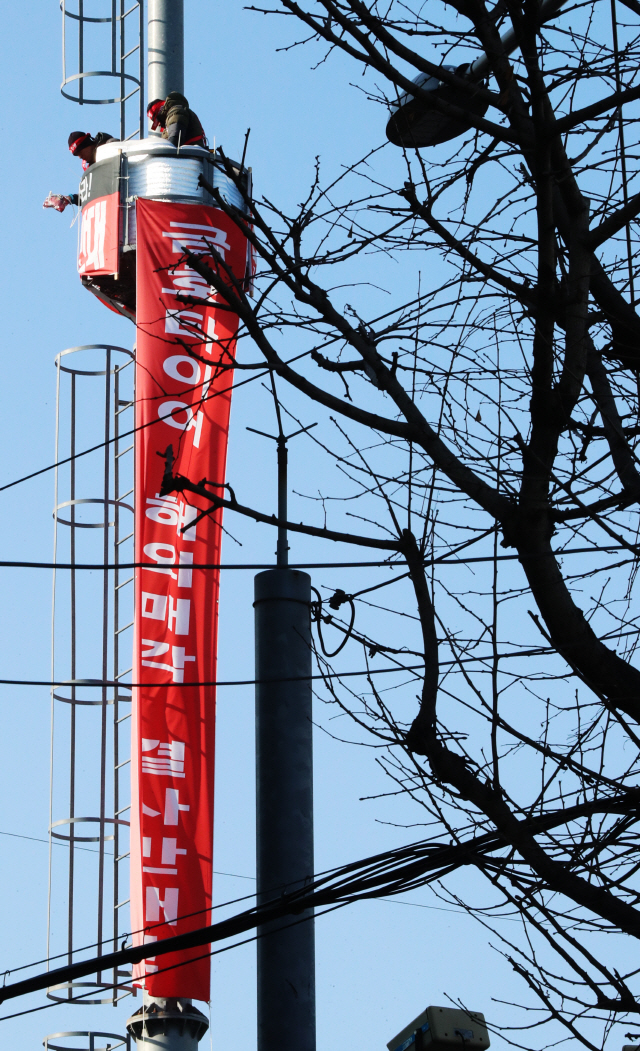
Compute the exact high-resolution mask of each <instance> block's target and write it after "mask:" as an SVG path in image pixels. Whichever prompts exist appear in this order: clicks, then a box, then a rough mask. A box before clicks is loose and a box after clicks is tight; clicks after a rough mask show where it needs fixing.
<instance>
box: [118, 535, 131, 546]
mask: <svg viewBox="0 0 640 1051" xmlns="http://www.w3.org/2000/svg"><path fill="white" fill-rule="evenodd" d="M132 536H133V532H131V533H128V534H127V536H123V538H122V540H117V541H116V544H117V545H118V546H119V545H120V544H124V542H125V540H131V537H132Z"/></svg>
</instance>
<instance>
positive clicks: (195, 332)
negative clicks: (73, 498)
mask: <svg viewBox="0 0 640 1051" xmlns="http://www.w3.org/2000/svg"><path fill="white" fill-rule="evenodd" d="M211 246H215V252H216V253H217V254H219V256H220V257H221V258H222V259H223V260H224V262H225V264H226V265H229V266H231V268H232V269H233V272H234V273H235V274H237V275H238V276H239V277H243V276H244V271H245V261H246V241H245V239H244V238H243V237H242V235H241V234H240V233H239V231H238V230H237V229H236V227H235V226H234V224H233V223H232V222H231V221H230V220H229V219H228V218H227V216H225V214H224V212H222V211H221V210H219V209H215V208H211V207H208V206H205V205H190V204H177V203H170V202H162V201H150V200H142V199H140V200H138V202H137V318H136V327H137V349H136V426H137V428H138V430H137V432H136V479H135V500H136V505H135V506H136V512H135V530H136V538H135V551H136V554H135V559H136V562H139V563H143V564H144V565H143V566H142V568H139V569H137V570H136V573H135V614H134V660H133V681H134V683H135V682H137V683H142V684H143V685H141V686H138V687H134V690H133V720H132V723H133V727H132V731H133V737H132V758H131V789H132V800H131V922H132V928H133V930H134V931H136V932H137V933H136V934H135V935H134V944H141V943H142V942H143V941H144V942H152V941H155V940H157V939H159V938H166V937H170V936H171V935H175V934H181V933H183V932H186V931H189V930H194V929H196V928H198V927H203V926H205V925H206V924H208V923H210V922H211V920H210V909H211V893H212V886H211V885H212V867H213V782H214V735H215V689H214V687H213V686H212V685H190V684H204V683H213V682H214V681H215V677H216V645H217V627H218V589H219V572H218V571H217V570H210V569H209V570H206V569H197V568H193V567H194V565H195V566H197V565H198V564H202V563H218V562H219V561H220V544H221V533H222V529H221V514H220V512H216V513H215V514H212V515H209V516H207V517H206V518H204V519H202V520H201V521H200V522H198V523H197V524H195V525H190V523H192V522H193V521H194V519H195V518H196V517H197V515H198V513H199V512H200V511H201V510H204V509H205V507H207V506H210V505H207V501H204V500H200V499H199V498H198V497H192V496H191V494H188V497H185V496H183V495H171V496H160V495H159V494H160V486H161V480H162V474H163V471H164V460H163V459H162V454H164V452H165V450H166V448H167V446H169V445H172V446H173V452H174V457H175V461H174V470H175V471H176V472H177V473H180V474H182V475H185V476H186V477H188V478H191V479H194V480H200V479H202V478H206V479H207V480H208V481H212V482H219V483H222V482H224V481H225V462H226V452H227V435H228V428H229V409H230V402H231V383H232V371H231V369H230V368H229V366H230V364H231V363H232V358H233V355H234V348H235V335H236V328H237V318H236V317H235V316H234V315H233V314H231V313H229V311H227V310H222V309H220V308H219V307H217V305H216V302H215V298H214V296H213V294H212V289H210V288H209V287H208V286H207V283H206V281H205V280H204V279H203V278H201V277H200V275H199V274H197V273H196V272H195V271H194V270H192V269H191V268H190V267H189V266H188V265H187V264H186V263H185V259H184V257H185V248H188V249H189V250H190V251H191V252H194V253H195V254H197V255H200V256H202V257H203V259H204V261H205V262H207V263H209V264H210V265H212V258H211V256H212V250H211ZM178 296H186V297H188V302H187V304H186V305H185V303H184V301H181V300H180V299H178V298H177V297H178ZM189 351H191V352H192V353H191V354H190V353H189ZM158 454H161V455H158ZM203 952H206V948H205V949H202V948H200V949H193V950H190V951H187V952H182V953H173V954H169V955H166V956H161V957H158V958H157V960H156V959H150V960H146V961H143V963H141V964H140V965H139V966H138V967H137V968H136V969H135V970H134V980H136V981H137V983H138V984H143V985H144V987H145V989H146V990H147V991H148V992H149V993H150V994H151V995H152V996H160V997H165V996H183V997H192V998H194V999H198V1000H208V999H209V980H210V977H209V976H210V965H209V958H208V957H206V958H205V959H195V958H196V957H201V956H202V955H203ZM190 961H191V962H190ZM158 972H159V973H158Z"/></svg>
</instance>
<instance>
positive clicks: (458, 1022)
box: [387, 1007, 491, 1051]
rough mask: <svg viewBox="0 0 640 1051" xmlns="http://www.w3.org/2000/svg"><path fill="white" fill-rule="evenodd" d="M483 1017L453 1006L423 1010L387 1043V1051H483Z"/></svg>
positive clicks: (485, 1040)
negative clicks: (409, 1050)
mask: <svg viewBox="0 0 640 1051" xmlns="http://www.w3.org/2000/svg"><path fill="white" fill-rule="evenodd" d="M490 1043H491V1041H490V1040H489V1033H488V1031H487V1027H486V1024H485V1020H484V1015H483V1014H480V1012H479V1011H464V1010H462V1009H461V1008H457V1007H427V1009H426V1011H423V1012H422V1014H419V1015H418V1017H417V1018H414V1019H413V1022H410V1023H409V1025H407V1026H405V1027H404V1029H401V1030H400V1032H399V1033H398V1034H397V1035H396V1036H394V1037H393V1039H392V1040H390V1041H389V1043H388V1044H387V1047H388V1048H389V1051H408V1049H409V1048H410V1049H411V1051H456V1048H457V1049H458V1051H485V1049H486V1048H487V1047H489V1045H490Z"/></svg>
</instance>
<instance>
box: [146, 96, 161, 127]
mask: <svg viewBox="0 0 640 1051" xmlns="http://www.w3.org/2000/svg"><path fill="white" fill-rule="evenodd" d="M165 101H166V100H165V99H154V100H153V102H150V103H149V105H148V106H147V116H148V118H149V120H150V121H151V130H152V131H155V130H156V128H157V127H158V125H159V124H160V116H159V114H160V110H161V109H162V107H163V106H164V104H165Z"/></svg>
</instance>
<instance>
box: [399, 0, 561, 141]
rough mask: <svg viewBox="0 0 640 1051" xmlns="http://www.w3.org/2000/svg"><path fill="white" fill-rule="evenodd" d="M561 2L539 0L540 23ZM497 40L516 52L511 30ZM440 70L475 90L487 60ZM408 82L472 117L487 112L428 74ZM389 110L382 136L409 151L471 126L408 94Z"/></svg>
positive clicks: (474, 97) (486, 70)
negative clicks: (473, 87)
mask: <svg viewBox="0 0 640 1051" xmlns="http://www.w3.org/2000/svg"><path fill="white" fill-rule="evenodd" d="M565 2H566V0H543V3H542V5H541V7H540V22H541V24H542V23H544V22H548V21H549V19H550V18H552V17H553V16H554V15H555V14H557V13H558V11H559V10H560V8H561V7H562V5H563V4H564V3H565ZM500 39H501V41H502V47H503V48H504V52H505V54H506V55H510V54H511V53H512V52H513V51H515V50H516V48H517V46H518V41H517V39H516V34H515V32H514V30H513V29H508V30H507V32H506V33H504V34H503V36H502V37H501V38H500ZM441 68H442V69H445V70H447V72H449V73H456V74H457V75H458V76H459V77H464V79H465V80H467V81H468V82H469V84H470V85H474V84H475V85H477V86H478V87H484V86H485V84H484V82H485V81H486V78H487V77H488V76H489V74H490V72H491V67H490V63H489V59H488V58H487V56H486V55H484V54H483V55H480V57H479V58H477V59H476V60H475V61H474V62H472V63H471V64H470V65H469V63H463V64H462V65H459V66H449V65H443V66H442V67H441ZM412 83H414V84H415V85H416V86H417V87H419V88H422V90H423V91H428V92H429V93H430V94H432V95H433V96H434V98H437V99H439V100H440V101H441V102H445V103H448V104H449V105H451V106H457V107H458V108H459V109H463V110H466V111H467V112H468V113H469V114H472V115H473V116H476V117H483V116H484V114H485V113H486V111H487V109H488V102H486V101H484V100H483V99H482V98H481V97H479V96H477V95H474V94H473V92H471V91H464V90H463V89H459V88H455V87H451V86H450V85H449V84H445V83H444V82H443V81H441V80H438V78H437V77H434V76H432V75H431V74H430V73H419V74H418V76H417V77H414V79H413V82H412ZM390 110H391V113H390V116H389V120H388V122H387V129H386V134H387V138H388V139H389V142H392V143H393V145H394V146H405V147H408V148H409V149H420V148H422V147H427V146H437V145H438V144H439V143H441V142H449V140H450V139H455V138H457V136H458V135H464V133H465V132H467V131H469V129H470V128H471V127H472V124H470V123H469V122H468V121H465V120H464V119H462V118H458V117H451V116H448V115H447V114H445V113H442V112H441V111H440V110H438V109H435V108H431V107H429V106H425V104H424V102H422V101H421V100H420V99H419V98H415V97H414V96H413V95H411V94H409V92H404V93H403V94H402V95H400V97H399V98H398V100H397V102H395V103H394V104H393V105H392V106H391V107H390Z"/></svg>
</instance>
